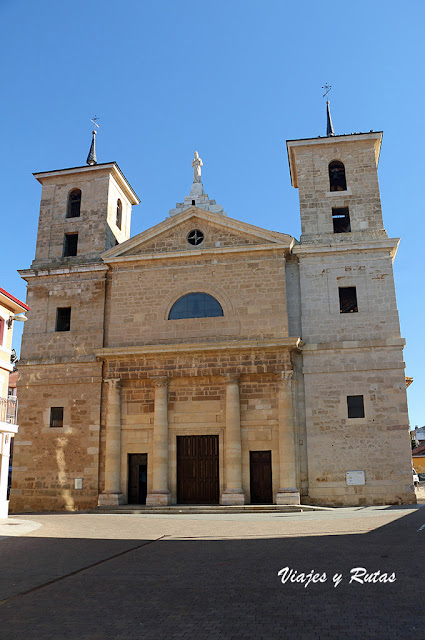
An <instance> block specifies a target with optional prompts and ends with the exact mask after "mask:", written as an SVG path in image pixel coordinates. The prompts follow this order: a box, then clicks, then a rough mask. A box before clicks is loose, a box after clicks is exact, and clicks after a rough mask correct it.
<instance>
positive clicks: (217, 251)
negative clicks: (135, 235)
mask: <svg viewBox="0 0 425 640" xmlns="http://www.w3.org/2000/svg"><path fill="white" fill-rule="evenodd" d="M279 249H280V250H282V251H285V252H287V253H289V251H290V246H288V245H287V244H281V243H279V244H278V243H276V244H257V245H255V244H247V245H244V246H242V247H214V248H211V249H202V250H201V249H194V250H185V251H163V252H157V253H138V254H134V255H131V256H119V257H117V258H107V257H104V260H105V262H106V263H107V264H119V263H124V262H139V261H146V260H170V259H173V260H175V259H176V258H189V257H190V258H193V257H198V256H199V257H204V256H214V255H221V254H229V253H251V252H253V251H276V250H279Z"/></svg>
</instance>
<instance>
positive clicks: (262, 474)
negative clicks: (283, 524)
mask: <svg viewBox="0 0 425 640" xmlns="http://www.w3.org/2000/svg"><path fill="white" fill-rule="evenodd" d="M249 471H250V489H251V504H272V503H273V489H272V452H271V451H250V452H249Z"/></svg>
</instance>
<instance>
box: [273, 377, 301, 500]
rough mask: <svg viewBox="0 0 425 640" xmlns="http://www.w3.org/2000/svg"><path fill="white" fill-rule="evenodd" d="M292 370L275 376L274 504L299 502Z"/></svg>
mask: <svg viewBox="0 0 425 640" xmlns="http://www.w3.org/2000/svg"><path fill="white" fill-rule="evenodd" d="M293 373H294V372H293V371H280V372H279V373H277V374H276V376H277V380H278V381H277V400H278V423H279V487H280V488H279V490H278V492H277V496H276V504H300V492H299V491H298V489H297V486H296V485H297V454H296V445H295V435H296V434H295V419H294V381H293Z"/></svg>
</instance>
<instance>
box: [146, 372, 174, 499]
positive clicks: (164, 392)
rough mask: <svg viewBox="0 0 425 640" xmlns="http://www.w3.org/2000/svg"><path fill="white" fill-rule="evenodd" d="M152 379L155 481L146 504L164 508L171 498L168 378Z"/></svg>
mask: <svg viewBox="0 0 425 640" xmlns="http://www.w3.org/2000/svg"><path fill="white" fill-rule="evenodd" d="M152 379H153V381H154V383H155V407H154V426H153V456H152V458H153V462H152V464H153V480H152V491H150V492H149V493H148V495H147V498H146V504H147V505H148V506H163V505H168V504H170V497H171V494H170V491H169V489H168V378H167V377H166V376H158V377H155V378H152ZM148 464H149V461H148Z"/></svg>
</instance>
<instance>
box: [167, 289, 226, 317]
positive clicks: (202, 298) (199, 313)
mask: <svg viewBox="0 0 425 640" xmlns="http://www.w3.org/2000/svg"><path fill="white" fill-rule="evenodd" d="M222 315H224V314H223V309H222V307H221V304H220V303H219V301H218V300H216V299H215V298H213V296H210V295H209V294H208V293H200V292H199V293H187V294H186V295H185V296H182V297H181V298H179V299H178V300H177V301H176V302H175V303H174V304H173V306H172V307H171V310H170V313H169V315H168V319H169V320H181V319H182V318H214V317H217V316H222Z"/></svg>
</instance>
